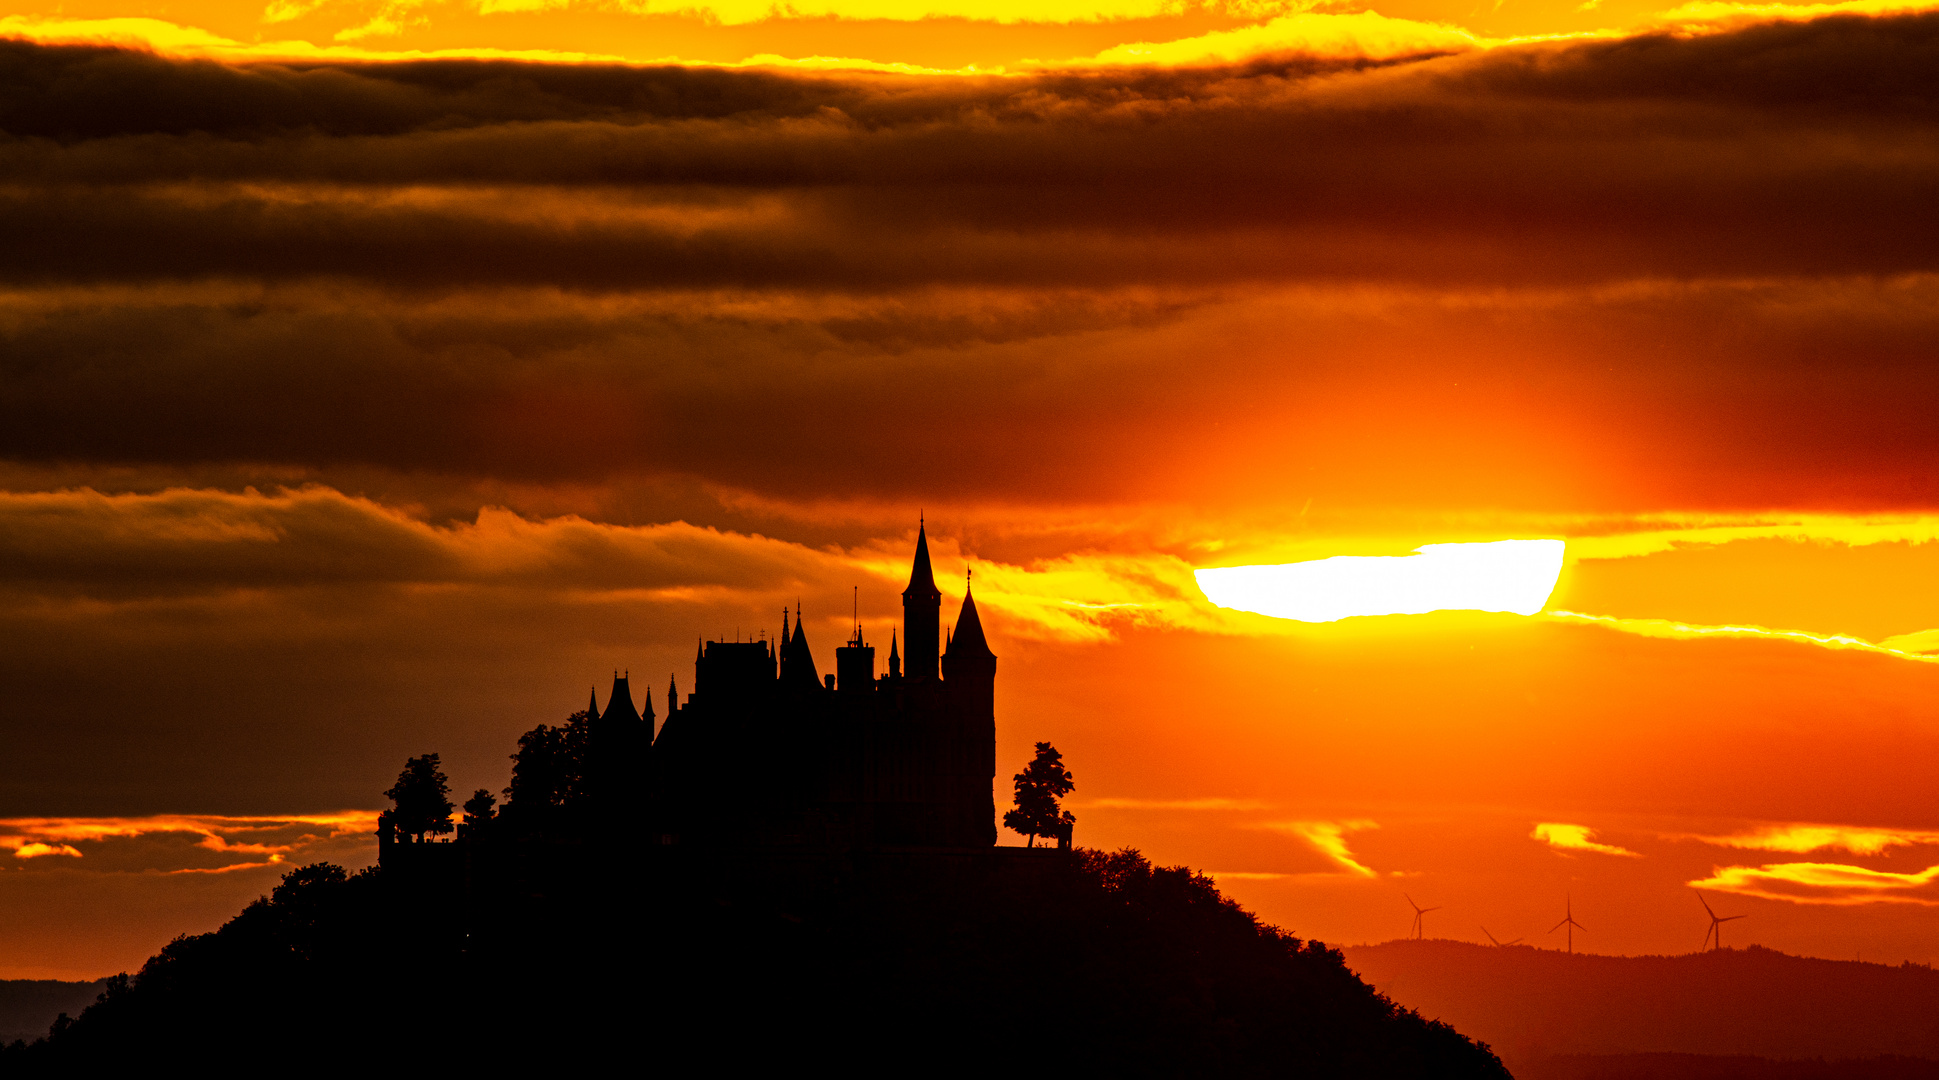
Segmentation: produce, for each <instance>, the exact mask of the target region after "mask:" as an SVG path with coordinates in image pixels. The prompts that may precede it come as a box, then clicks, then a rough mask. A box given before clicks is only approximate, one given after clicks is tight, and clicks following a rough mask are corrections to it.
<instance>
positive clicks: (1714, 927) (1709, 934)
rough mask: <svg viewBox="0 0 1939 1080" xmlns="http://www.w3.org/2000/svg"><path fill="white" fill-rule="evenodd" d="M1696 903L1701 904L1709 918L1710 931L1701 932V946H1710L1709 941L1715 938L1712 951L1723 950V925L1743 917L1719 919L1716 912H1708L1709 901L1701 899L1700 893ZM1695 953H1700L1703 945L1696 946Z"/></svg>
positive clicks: (1732, 916) (1734, 916)
mask: <svg viewBox="0 0 1939 1080" xmlns="http://www.w3.org/2000/svg"><path fill="white" fill-rule="evenodd" d="M1697 903H1699V904H1702V905H1703V910H1704V913H1705V914H1707V915H1709V916H1710V929H1708V930H1705V931H1704V932H1703V944H1704V945H1710V943H1711V939H1712V938H1715V939H1716V944H1715V945H1714V946H1712V949H1713V950H1715V949H1721V948H1723V947H1724V924H1725V923H1727V922H1729V921H1730V920H1732V919H1741V918H1743V916H1742V915H1725V916H1722V917H1719V916H1718V915H1717V913H1716V912H1714V911H1711V910H1710V901H1708V900H1705V899H1704V898H1703V894H1702V893H1697ZM1697 951H1698V952H1702V951H1703V945H1699V946H1697Z"/></svg>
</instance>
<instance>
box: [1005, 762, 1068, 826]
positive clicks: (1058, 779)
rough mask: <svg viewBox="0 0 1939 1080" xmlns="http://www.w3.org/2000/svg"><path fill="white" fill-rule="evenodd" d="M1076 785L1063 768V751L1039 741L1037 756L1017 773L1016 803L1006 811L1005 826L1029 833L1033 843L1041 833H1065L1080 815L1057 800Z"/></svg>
mask: <svg viewBox="0 0 1939 1080" xmlns="http://www.w3.org/2000/svg"><path fill="white" fill-rule="evenodd" d="M1076 786H1077V785H1076V784H1075V783H1074V782H1073V781H1072V780H1071V775H1070V770H1069V769H1066V768H1064V755H1062V754H1060V753H1058V752H1057V748H1056V747H1054V746H1052V745H1050V744H1049V743H1047V742H1040V743H1038V744H1037V756H1036V757H1033V758H1031V759H1030V764H1028V765H1025V766H1024V767H1023V771H1022V772H1020V773H1018V774H1017V805H1016V808H1015V809H1013V810H1006V811H1004V812H1003V827H1004V828H1006V829H1009V830H1011V831H1012V832H1018V833H1022V834H1023V835H1025V836H1028V837H1029V838H1030V846H1031V847H1036V846H1037V837H1039V836H1056V835H1058V834H1060V833H1062V832H1063V831H1064V828H1065V827H1068V826H1070V825H1074V824H1076V823H1077V817H1076V815H1074V814H1072V813H1071V812H1070V811H1068V810H1062V809H1060V808H1059V807H1058V805H1057V800H1059V799H1061V798H1063V797H1064V796H1066V795H1069V794H1070V793H1071V789H1072V788H1074V787H1076Z"/></svg>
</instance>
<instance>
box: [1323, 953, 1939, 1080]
mask: <svg viewBox="0 0 1939 1080" xmlns="http://www.w3.org/2000/svg"><path fill="white" fill-rule="evenodd" d="M1342 951H1343V952H1344V953H1345V954H1346V957H1347V963H1348V965H1349V966H1351V967H1352V968H1353V969H1354V970H1355V971H1357V972H1359V973H1360V975H1361V977H1363V978H1365V979H1366V980H1367V981H1368V982H1370V983H1372V984H1373V985H1374V986H1375V987H1377V988H1378V989H1379V990H1380V991H1381V992H1383V993H1385V994H1386V995H1387V996H1389V997H1391V998H1393V999H1394V1001H1395V1002H1397V1003H1399V1004H1401V1005H1404V1006H1407V1007H1409V1008H1413V1009H1416V1010H1418V1011H1419V1012H1420V1013H1421V1015H1423V1016H1426V1017H1431V1018H1438V1019H1440V1020H1442V1021H1444V1022H1446V1023H1448V1024H1451V1025H1453V1026H1454V1027H1456V1028H1458V1029H1459V1030H1461V1031H1463V1032H1466V1033H1468V1034H1470V1035H1472V1036H1473V1037H1474V1038H1477V1039H1481V1040H1485V1041H1486V1042H1488V1043H1489V1044H1490V1045H1492V1046H1493V1047H1494V1048H1495V1050H1496V1051H1497V1052H1498V1053H1500V1054H1501V1055H1502V1058H1503V1060H1504V1061H1506V1062H1507V1063H1508V1064H1509V1066H1510V1067H1511V1068H1514V1067H1516V1066H1517V1065H1518V1064H1519V1063H1527V1062H1531V1061H1534V1060H1536V1059H1540V1058H1547V1057H1553V1056H1557V1055H1610V1054H1641V1053H1651V1054H1709V1055H1756V1056H1761V1057H1770V1058H1827V1059H1839V1058H1862V1057H1875V1056H1877V1055H1899V1056H1903V1057H1915V1058H1932V1059H1939V971H1935V970H1933V969H1932V968H1930V967H1927V966H1925V965H1921V964H1903V965H1900V966H1897V967H1892V966H1887V965H1884V964H1872V963H1862V962H1859V961H1854V960H1822V959H1816V958H1812V957H1803V956H1791V955H1789V954H1787V953H1781V952H1777V951H1774V950H1771V949H1766V948H1761V947H1759V946H1755V945H1753V946H1749V947H1747V948H1742V949H1723V950H1721V951H1713V952H1704V953H1692V954H1687V955H1683V956H1599V955H1593V954H1589V953H1575V954H1569V953H1565V952H1561V951H1559V950H1554V949H1535V948H1530V947H1528V946H1526V945H1514V946H1507V947H1503V948H1496V947H1491V946H1486V945H1475V944H1472V943H1469V942H1463V941H1447V940H1434V939H1429V940H1426V941H1390V942H1386V943H1383V944H1379V945H1362V946H1355V947H1350V948H1347V949H1344V950H1342Z"/></svg>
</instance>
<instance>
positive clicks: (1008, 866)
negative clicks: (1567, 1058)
mask: <svg viewBox="0 0 1939 1080" xmlns="http://www.w3.org/2000/svg"><path fill="white" fill-rule="evenodd" d="M571 865H573V866H577V867H579V868H580V869H579V870H578V871H575V872H576V873H579V874H583V875H584V880H583V881H579V882H577V883H576V884H575V883H571V882H566V883H563V884H565V885H570V886H572V887H560V886H561V884H562V883H561V882H560V881H559V880H558V875H553V876H552V877H550V878H549V879H548V880H547V882H546V885H545V888H546V890H547V891H544V892H533V891H532V890H531V889H529V888H521V889H520V890H517V891H514V892H510V893H507V894H506V895H504V896H502V897H499V898H497V899H498V900H499V901H502V902H503V906H500V907H497V908H488V907H481V906H478V904H477V901H478V900H479V899H480V898H479V897H477V896H475V895H474V896H473V897H472V900H473V904H472V907H471V909H470V910H471V912H472V914H471V915H470V916H467V915H466V913H465V905H453V904H450V903H448V902H445V900H443V899H442V898H441V897H439V896H437V895H435V894H430V893H425V892H423V891H421V890H415V889H414V887H413V885H412V883H411V882H410V881H409V880H408V879H407V878H400V877H397V876H395V873H394V872H393V871H392V870H388V869H387V870H372V871H366V872H364V873H362V874H359V875H356V876H355V877H346V876H345V875H344V874H343V872H342V871H341V870H339V869H337V868H335V867H325V866H321V865H319V866H314V867H305V868H302V869H299V870H295V871H292V872H291V873H290V874H289V875H288V876H287V877H286V879H285V881H284V884H283V885H282V886H280V887H279V888H278V889H277V890H276V892H275V894H273V895H272V896H270V897H267V898H265V899H263V900H260V901H258V902H257V903H255V904H253V905H251V906H250V907H249V909H248V910H246V911H244V912H243V913H242V914H241V915H239V916H238V917H237V918H235V919H233V920H231V921H230V922H229V923H228V924H226V925H225V926H224V927H223V928H222V929H221V930H219V931H217V932H215V933H213V934H205V935H201V936H199V937H194V938H182V939H178V940H177V941H176V942H175V943H173V944H171V945H170V946H169V947H168V948H167V949H165V950H164V951H163V953H162V954H160V955H158V956H157V957H155V958H154V959H152V960H150V961H149V962H148V964H147V965H146V966H145V967H144V968H143V969H142V971H141V972H140V973H139V974H138V975H136V976H134V977H132V978H125V977H117V978H115V979H111V980H109V990H108V993H107V994H106V995H105V996H104V998H103V1000H102V1001H101V1003H100V1004H97V1005H95V1006H94V1007H92V1008H90V1009H89V1010H88V1011H87V1012H86V1013H84V1014H82V1015H81V1016H80V1017H79V1018H78V1019H77V1020H76V1021H75V1022H74V1023H73V1024H72V1025H71V1026H70V1027H68V1028H66V1029H65V1030H64V1031H62V1032H60V1033H59V1034H58V1035H57V1036H56V1037H53V1038H50V1039H48V1040H45V1041H43V1042H40V1043H37V1044H34V1045H30V1046H27V1047H23V1048H19V1049H15V1050H11V1051H7V1052H4V1053H0V1071H7V1069H8V1068H18V1069H20V1070H22V1071H45V1072H50V1073H52V1072H72V1071H73V1070H75V1069H77V1068H82V1069H87V1068H95V1069H98V1068H103V1067H116V1066H122V1065H132V1064H140V1063H142V1062H153V1061H156V1060H173V1059H176V1058H180V1057H187V1056H192V1055H196V1054H199V1053H206V1052H208V1050H209V1049H210V1045H211V1043H210V1040H211V1038H212V1036H211V1034H210V1029H209V1022H210V1018H212V1017H220V1018H221V1021H222V1031H221V1035H220V1038H219V1040H218V1041H219V1043H220V1046H221V1049H222V1051H223V1052H224V1053H225V1054H229V1055H245V1056H246V1055H249V1054H252V1053H255V1052H262V1053H266V1054H272V1055H274V1054H286V1053H287V1052H288V1048H289V1047H290V1046H291V1045H292V1042H291V1040H292V1038H295V1039H297V1040H298V1041H299V1042H300V1041H304V1040H320V1041H321V1044H327V1045H328V1046H329V1048H330V1050H331V1052H332V1054H333V1055H336V1056H338V1057H341V1058H342V1059H343V1060H357V1059H359V1058H360V1057H363V1056H367V1055H373V1054H374V1055H379V1059H381V1060H384V1061H387V1062H390V1063H396V1062H399V1061H402V1060H406V1059H410V1060H415V1061H419V1062H422V1063H424V1064H435V1065H438V1066H442V1067H449V1066H451V1065H453V1064H454V1063H462V1064H467V1065H477V1066H484V1067H490V1068H493V1069H494V1070H495V1071H502V1069H503V1067H504V1066H505V1065H506V1064H507V1062H510V1061H513V1060H515V1059H516V1058H517V1057H519V1056H521V1055H523V1056H526V1057H528V1058H529V1057H532V1056H537V1055H543V1057H544V1064H545V1065H546V1066H548V1067H549V1068H551V1069H554V1070H556V1069H560V1068H565V1067H568V1066H569V1065H570V1064H571V1063H572V1060H573V1059H575V1058H591V1059H593V1060H598V1059H599V1057H600V1056H602V1055H603V1056H610V1055H611V1054H613V1053H621V1054H626V1055H629V1058H630V1059H641V1060H644V1059H642V1058H641V1055H646V1057H647V1058H652V1059H659V1060H676V1059H677V1060H704V1061H706V1062H708V1063H709V1068H710V1070H714V1071H728V1072H736V1071H745V1070H749V1069H753V1068H760V1069H769V1068H781V1067H785V1068H789V1069H798V1068H799V1067H800V1066H801V1065H802V1064H804V1063H810V1062H828V1063H836V1064H839V1065H840V1066H841V1067H842V1068H843V1069H844V1070H846V1071H851V1072H853V1071H860V1072H861V1073H863V1074H864V1075H875V1074H888V1073H895V1074H897V1075H909V1074H912V1073H913V1074H919V1075H969V1074H975V1075H989V1074H990V1073H991V1072H993V1071H995V1072H1002V1071H1006V1070H1008V1071H1014V1070H1015V1069H1016V1068H1017V1067H1018V1063H1019V1062H1027V1063H1028V1065H1029V1069H1030V1070H1031V1071H1041V1072H1043V1073H1044V1074H1045V1075H1064V1074H1069V1075H1112V1076H1150V1077H1193V1076H1205V1077H1220V1078H1227V1077H1253V1076H1259V1077H1265V1076H1281V1075H1288V1074H1296V1075H1309V1076H1316V1077H1341V1078H1347V1077H1364V1078H1369V1080H1373V1078H1381V1080H1384V1078H1415V1077H1418V1078H1421V1080H1427V1078H1435V1080H1466V1078H1473V1080H1507V1076H1508V1074H1507V1072H1506V1070H1504V1069H1503V1068H1502V1066H1501V1064H1500V1062H1499V1061H1497V1060H1496V1059H1495V1057H1494V1056H1493V1055H1492V1054H1490V1053H1489V1052H1488V1051H1487V1050H1486V1049H1485V1048H1483V1047H1478V1046H1476V1045H1475V1044H1474V1043H1473V1042H1471V1041H1470V1040H1468V1039H1467V1038H1465V1037H1463V1036H1462V1035H1461V1034H1459V1033H1458V1032H1456V1031H1455V1030H1454V1029H1452V1028H1449V1027H1447V1026H1446V1025H1443V1024H1438V1023H1435V1022H1432V1021H1430V1020H1425V1019H1423V1018H1421V1017H1420V1016H1418V1015H1415V1014H1414V1013H1412V1012H1409V1011H1407V1010H1405V1009H1401V1008H1398V1007H1396V1006H1395V1005H1393V1003H1391V1002H1389V1001H1388V1000H1386V999H1385V998H1382V997H1380V996H1379V995H1378V994H1377V993H1376V992H1375V991H1374V990H1373V989H1372V988H1371V987H1369V986H1367V985H1366V984H1365V983H1364V982H1362V981H1361V980H1360V979H1359V978H1357V977H1355V976H1354V975H1353V973H1352V972H1351V971H1349V970H1348V969H1347V967H1346V964H1345V962H1344V960H1343V959H1342V958H1341V956H1340V954H1339V953H1338V952H1337V951H1335V950H1332V949H1330V948H1328V947H1327V946H1325V945H1323V944H1321V943H1318V942H1305V941H1300V940H1298V939H1295V938H1292V937H1290V936H1289V935H1286V934H1284V933H1282V932H1280V931H1278V930H1277V929H1275V928H1272V927H1269V926H1262V925H1261V924H1260V923H1259V922H1258V920H1256V919H1255V918H1254V917H1253V916H1251V915H1250V914H1248V913H1246V912H1245V911H1244V910H1243V909H1241V908H1240V907H1239V906H1238V905H1237V904H1234V903H1233V902H1232V901H1230V900H1227V899H1225V898H1224V897H1223V896H1221V895H1220V894H1219V892H1218V890H1217V889H1216V888H1215V887H1214V886H1213V884H1212V882H1211V880H1210V879H1209V878H1206V877H1204V876H1203V875H1199V874H1194V873H1192V872H1191V871H1189V870H1186V869H1183V868H1170V869H1164V868H1157V867H1153V866H1152V865H1151V864H1150V863H1148V862H1147V861H1145V860H1144V859H1143V858H1142V857H1140V856H1139V855H1138V854H1137V853H1135V852H1129V851H1126V852H1119V853H1117V854H1113V855H1105V854H1102V853H1096V852H1079V853H1076V854H1062V855H1060V854H1058V853H1055V852H1049V851H1037V852H1030V853H1028V854H1027V855H1025V854H1021V853H1017V852H1014V851H1012V852H988V851H985V852H979V853H972V852H967V851H955V852H948V851H945V852H931V853H921V852H914V853H900V854H897V853H887V854H884V853H874V854H871V853H850V854H845V855H837V856H828V857H819V858H812V859H810V858H804V857H801V856H800V855H799V854H790V855H787V856H785V857H782V856H775V855H773V854H771V853H769V854H763V853H756V852H749V853H739V854H736V855H733V856H732V857H722V856H721V855H720V854H719V853H702V854H700V855H694V854H691V853H678V854H670V855H666V856H665V857H656V856H655V854H654V849H652V848H647V849H643V850H640V851H638V852H636V858H632V859H623V860H597V859H590V858H588V859H579V860H575V861H574V862H573V863H572V864H571ZM530 880H531V879H527V881H528V884H529V882H530ZM784 880H785V883H784ZM696 1055H697V1056H696Z"/></svg>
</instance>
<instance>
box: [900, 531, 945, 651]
mask: <svg viewBox="0 0 1939 1080" xmlns="http://www.w3.org/2000/svg"><path fill="white" fill-rule="evenodd" d="M942 611H943V593H942V590H941V589H938V588H936V574H935V571H934V570H932V569H931V568H930V566H929V530H928V524H927V523H926V522H922V521H920V520H919V521H918V522H917V523H916V561H915V565H913V566H912V567H910V569H909V587H908V588H906V589H904V590H902V636H903V637H904V638H906V639H908V642H909V648H908V650H907V652H906V654H905V656H904V657H903V666H904V669H905V672H906V674H907V675H908V677H909V678H911V679H933V678H935V677H936V656H937V653H939V652H940V651H941V650H940V649H939V648H938V645H940V644H941V641H940V639H941V637H942V625H941V624H942Z"/></svg>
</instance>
